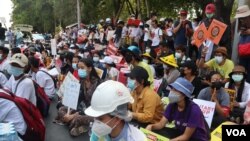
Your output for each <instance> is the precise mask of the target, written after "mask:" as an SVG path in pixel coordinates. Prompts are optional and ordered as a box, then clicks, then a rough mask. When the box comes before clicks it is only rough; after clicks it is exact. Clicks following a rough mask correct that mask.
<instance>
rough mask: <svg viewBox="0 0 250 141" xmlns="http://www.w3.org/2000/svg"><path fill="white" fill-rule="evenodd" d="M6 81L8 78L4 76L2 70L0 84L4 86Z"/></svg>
mask: <svg viewBox="0 0 250 141" xmlns="http://www.w3.org/2000/svg"><path fill="white" fill-rule="evenodd" d="M7 81H8V79H7V78H6V76H5V75H4V74H3V73H2V72H0V86H4V85H5V83H6V82H7Z"/></svg>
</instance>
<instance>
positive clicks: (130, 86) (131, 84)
mask: <svg viewBox="0 0 250 141" xmlns="http://www.w3.org/2000/svg"><path fill="white" fill-rule="evenodd" d="M127 87H128V88H129V89H130V91H133V90H135V80H131V79H128V84H127Z"/></svg>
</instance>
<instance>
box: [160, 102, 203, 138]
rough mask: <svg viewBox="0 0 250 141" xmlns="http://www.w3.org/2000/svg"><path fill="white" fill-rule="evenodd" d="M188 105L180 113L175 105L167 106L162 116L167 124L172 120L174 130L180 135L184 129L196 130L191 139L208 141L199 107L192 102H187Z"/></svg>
mask: <svg viewBox="0 0 250 141" xmlns="http://www.w3.org/2000/svg"><path fill="white" fill-rule="evenodd" d="M188 103H189V104H188ZM188 103H187V105H186V106H188V107H186V108H185V110H184V111H181V112H180V111H179V110H178V109H177V104H175V103H174V104H169V105H168V107H167V109H166V111H165V112H164V116H165V117H166V118H167V119H168V121H169V122H171V121H173V120H174V121H175V127H176V129H178V130H179V131H180V132H181V133H182V134H183V133H184V131H185V129H186V127H190V128H196V130H195V131H194V133H193V135H192V136H191V138H192V139H196V140H200V141H208V137H207V131H206V130H207V129H206V127H205V119H204V116H203V114H202V111H201V110H200V107H199V106H198V105H197V104H195V103H194V102H193V101H189V102H188Z"/></svg>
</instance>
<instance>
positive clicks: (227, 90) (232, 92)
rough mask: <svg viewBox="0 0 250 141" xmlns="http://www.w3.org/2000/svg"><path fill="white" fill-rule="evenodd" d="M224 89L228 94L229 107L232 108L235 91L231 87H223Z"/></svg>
mask: <svg viewBox="0 0 250 141" xmlns="http://www.w3.org/2000/svg"><path fill="white" fill-rule="evenodd" d="M225 91H226V92H227V93H228V94H229V96H230V109H231V110H233V108H234V102H235V96H236V91H235V90H233V89H225Z"/></svg>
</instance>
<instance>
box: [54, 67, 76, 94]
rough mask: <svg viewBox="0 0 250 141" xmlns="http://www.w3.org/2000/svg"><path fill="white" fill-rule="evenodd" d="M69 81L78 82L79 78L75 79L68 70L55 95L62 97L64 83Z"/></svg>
mask: <svg viewBox="0 0 250 141" xmlns="http://www.w3.org/2000/svg"><path fill="white" fill-rule="evenodd" d="M71 81H73V82H77V83H79V80H78V79H76V78H75V77H74V75H73V74H72V73H70V72H68V74H67V75H66V77H65V78H64V80H63V83H62V84H61V86H60V88H59V90H58V91H57V95H58V96H59V97H63V95H64V93H65V89H66V87H65V85H67V84H69V83H70V82H71Z"/></svg>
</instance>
